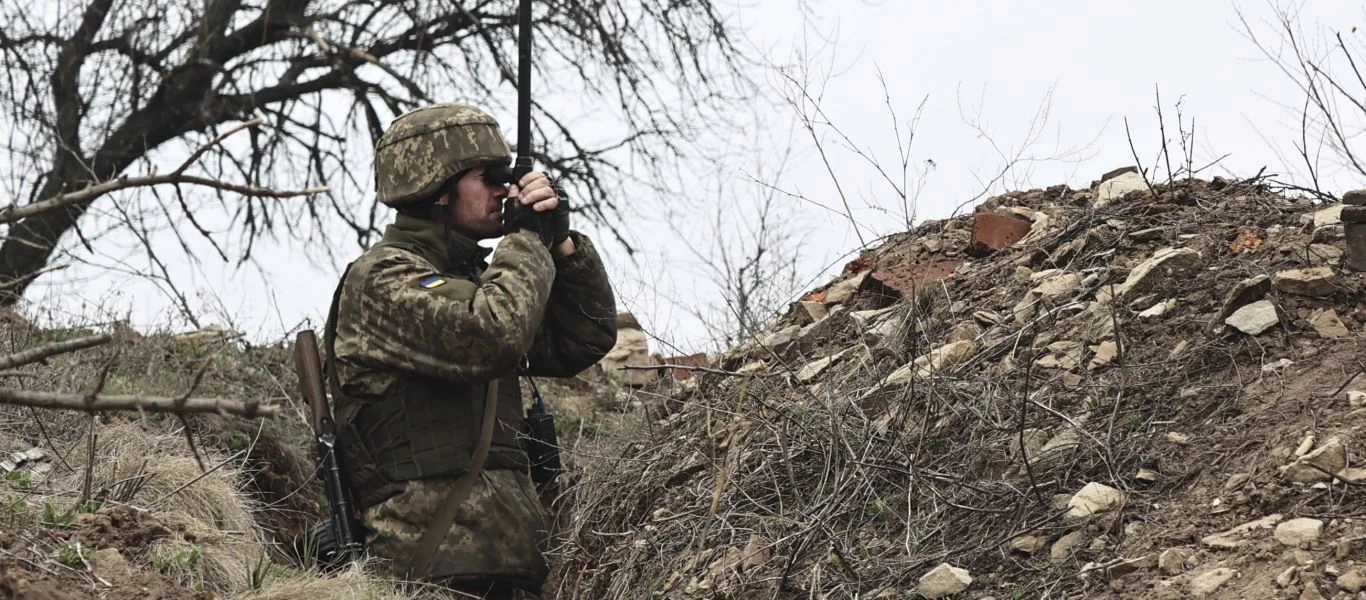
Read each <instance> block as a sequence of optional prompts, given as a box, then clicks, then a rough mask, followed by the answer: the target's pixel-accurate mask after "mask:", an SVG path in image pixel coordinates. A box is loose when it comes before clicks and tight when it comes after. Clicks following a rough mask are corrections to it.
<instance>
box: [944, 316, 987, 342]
mask: <svg viewBox="0 0 1366 600" xmlns="http://www.w3.org/2000/svg"><path fill="white" fill-rule="evenodd" d="M980 335H982V327H981V326H980V325H978V324H976V323H974V322H972V321H963V322H962V323H959V324H958V325H957V326H955V327H954V328H953V331H951V332H949V342H950V343H953V342H972V341H975V340H976V339H977V337H978V336H980Z"/></svg>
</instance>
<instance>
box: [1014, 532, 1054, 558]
mask: <svg viewBox="0 0 1366 600" xmlns="http://www.w3.org/2000/svg"><path fill="white" fill-rule="evenodd" d="M1047 547H1048V538H1046V537H1043V536H1039V535H1027V536H1024V537H1020V538H1015V539H1014V540H1012V541H1011V542H1010V548H1011V549H1012V550H1015V551H1017V552H1024V553H1025V554H1033V553H1035V552H1038V551H1040V550H1043V549H1044V548H1047Z"/></svg>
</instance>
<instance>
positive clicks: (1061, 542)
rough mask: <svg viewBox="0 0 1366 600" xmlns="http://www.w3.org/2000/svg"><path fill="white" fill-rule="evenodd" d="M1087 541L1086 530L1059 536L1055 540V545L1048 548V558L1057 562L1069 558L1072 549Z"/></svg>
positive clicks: (1054, 562)
mask: <svg viewBox="0 0 1366 600" xmlns="http://www.w3.org/2000/svg"><path fill="white" fill-rule="evenodd" d="M1084 541H1086V532H1084V531H1073V532H1071V533H1069V534H1067V535H1064V536H1062V537H1060V538H1058V541H1056V542H1053V547H1051V548H1049V549H1048V560H1049V561H1051V562H1053V564H1057V563H1060V562H1063V561H1065V560H1067V557H1069V556H1071V555H1072V550H1073V549H1074V548H1076V547H1077V546H1080V545H1081V544H1082V542H1084Z"/></svg>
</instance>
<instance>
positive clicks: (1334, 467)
mask: <svg viewBox="0 0 1366 600" xmlns="http://www.w3.org/2000/svg"><path fill="white" fill-rule="evenodd" d="M1310 465H1312V466H1310ZM1314 467H1318V468H1314ZM1345 468H1347V446H1346V445H1345V444H1344V443H1343V442H1342V438H1340V437H1338V436H1333V437H1331V438H1328V440H1327V441H1325V442H1324V443H1323V445H1321V446H1319V447H1318V448H1317V449H1315V450H1314V451H1313V452H1310V453H1309V454H1306V455H1304V456H1302V457H1300V458H1299V459H1298V460H1296V461H1295V462H1294V463H1291V464H1290V466H1288V467H1286V469H1285V477H1286V479H1289V480H1290V481H1293V482H1296V483H1313V482H1315V481H1328V480H1330V479H1332V478H1333V477H1332V475H1329V473H1337V472H1338V471H1341V470H1343V469H1345ZM1324 471H1327V473H1324Z"/></svg>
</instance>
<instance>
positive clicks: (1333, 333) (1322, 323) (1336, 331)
mask: <svg viewBox="0 0 1366 600" xmlns="http://www.w3.org/2000/svg"><path fill="white" fill-rule="evenodd" d="M1309 325H1310V326H1311V327H1313V328H1314V331H1317V332H1318V334H1319V335H1321V336H1323V337H1326V338H1331V339H1340V338H1345V337H1347V336H1350V335H1352V332H1351V331H1350V330H1349V329H1347V326H1346V325H1344V324H1343V323H1342V319H1340V318H1338V313H1337V311H1335V310H1333V309H1331V308H1325V309H1320V310H1318V311H1316V312H1315V313H1314V314H1313V315H1312V316H1310V317H1309Z"/></svg>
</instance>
